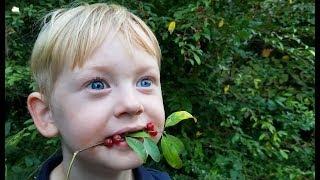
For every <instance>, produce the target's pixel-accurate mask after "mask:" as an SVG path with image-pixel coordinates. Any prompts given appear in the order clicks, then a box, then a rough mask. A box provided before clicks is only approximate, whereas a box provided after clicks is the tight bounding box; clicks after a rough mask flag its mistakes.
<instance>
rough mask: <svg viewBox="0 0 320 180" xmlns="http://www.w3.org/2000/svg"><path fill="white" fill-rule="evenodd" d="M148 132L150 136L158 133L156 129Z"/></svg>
mask: <svg viewBox="0 0 320 180" xmlns="http://www.w3.org/2000/svg"><path fill="white" fill-rule="evenodd" d="M148 133H149V134H150V136H152V137H154V136H156V135H157V134H158V132H157V131H149V132H148Z"/></svg>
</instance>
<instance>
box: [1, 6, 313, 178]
mask: <svg viewBox="0 0 320 180" xmlns="http://www.w3.org/2000/svg"><path fill="white" fill-rule="evenodd" d="M76 2H80V1H76ZM86 2H89V3H93V2H103V1H94V0H91V1H86ZM113 2H117V3H118V4H122V5H124V6H126V7H127V8H129V9H130V10H132V12H134V13H135V14H137V15H138V16H140V17H141V18H142V19H143V20H145V21H146V22H147V24H148V25H149V26H150V27H151V28H152V30H153V31H154V32H155V34H156V36H157V38H158V40H159V43H160V46H161V49H162V53H163V60H162V67H161V73H162V79H161V81H162V88H163V96H164V105H165V111H166V114H171V113H172V112H174V111H178V110H187V111H188V112H190V113H191V114H193V115H194V116H195V117H196V118H197V119H198V123H197V124H196V125H194V124H193V123H192V122H190V123H189V122H188V123H183V124H181V125H179V126H178V127H175V128H172V129H170V130H171V132H169V133H170V134H174V135H176V136H177V137H179V138H181V139H182V140H183V142H184V143H185V145H186V152H185V153H184V154H183V155H182V160H183V163H184V165H183V168H182V169H180V170H175V169H172V168H170V167H169V166H168V165H167V164H166V163H165V161H164V160H163V159H162V160H161V161H160V163H154V162H153V161H151V160H150V159H149V160H148V165H147V166H150V167H154V168H157V169H160V170H163V171H167V172H168V173H169V174H170V175H171V177H172V178H173V179H183V180H185V179H187V180H188V179H315V167H314V162H315V150H314V139H315V138H314V129H315V126H314V123H315V117H314V116H315V110H314V103H315V100H314V93H315V92H314V83H315V82H314V62H315V52H314V50H315V49H314V45H315V36H314V32H315V19H314V18H315V5H314V1H312V0H247V1H242V0H230V1H227V0H198V1H194V0H193V1H192V0H190V1H189V0H188V1H186V0H175V1H173V0H157V1H156V0H153V1H144V2H142V1H136V0H119V1H113ZM5 3H6V7H5V23H6V41H7V44H6V45H7V47H8V49H7V54H6V61H5V90H6V91H5V92H6V94H5V99H6V105H7V110H8V112H7V116H6V121H5V148H6V149H5V155H6V160H5V165H6V166H5V168H6V169H5V170H6V178H7V179H26V177H29V178H32V177H33V176H34V175H35V173H36V170H37V167H38V166H39V165H40V164H41V163H42V162H43V161H44V160H45V159H47V158H48V157H49V156H50V154H52V153H53V152H54V151H55V150H56V149H57V148H58V147H59V139H50V140H48V139H45V138H44V137H42V136H41V135H40V134H39V133H38V132H37V131H36V129H35V127H34V125H33V124H32V121H31V120H30V115H29V113H28V112H27V108H26V98H27V96H28V94H29V93H30V92H32V90H33V89H34V84H33V81H32V79H31V76H30V71H29V66H28V60H29V57H30V53H31V50H32V47H33V43H34V41H35V39H36V36H37V34H38V32H39V19H40V18H41V17H42V16H43V15H44V14H45V13H47V12H49V11H50V10H52V9H54V8H57V7H61V6H67V5H68V4H69V3H70V2H69V1H64V0H59V1H53V0H43V1H28V2H26V1H25V2H24V1H15V0H13V1H7V0H6V2H5ZM13 6H16V7H19V9H20V12H19V13H14V12H12V11H11V9H12V7H13ZM171 21H175V22H176V28H175V29H174V31H173V33H172V34H170V33H169V32H168V23H169V22H171ZM269 52H270V54H269Z"/></svg>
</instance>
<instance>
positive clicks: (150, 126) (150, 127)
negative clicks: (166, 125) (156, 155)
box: [104, 122, 158, 148]
mask: <svg viewBox="0 0 320 180" xmlns="http://www.w3.org/2000/svg"><path fill="white" fill-rule="evenodd" d="M144 130H146V131H147V132H148V133H149V134H150V136H152V137H154V136H156V135H157V134H158V132H157V131H155V130H154V125H153V123H151V122H149V123H148V124H147V125H146V127H145V128H144ZM123 141H124V137H123V135H119V134H115V135H113V136H112V137H109V138H106V139H105V140H104V145H105V146H107V147H109V148H110V147H112V146H113V145H114V144H116V145H118V144H119V143H120V142H123Z"/></svg>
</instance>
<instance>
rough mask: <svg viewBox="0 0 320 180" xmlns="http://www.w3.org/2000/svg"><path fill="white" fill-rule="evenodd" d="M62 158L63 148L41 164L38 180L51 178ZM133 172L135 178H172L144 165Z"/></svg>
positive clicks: (142, 179)
mask: <svg viewBox="0 0 320 180" xmlns="http://www.w3.org/2000/svg"><path fill="white" fill-rule="evenodd" d="M62 159H63V158H62V152H61V150H59V151H57V153H55V154H54V155H53V156H51V157H49V158H48V159H47V160H46V161H45V162H44V163H43V165H42V166H41V169H40V170H39V173H38V175H37V180H49V177H50V173H51V172H52V171H53V169H54V168H55V167H57V166H58V165H59V164H60V163H61V162H62ZM133 173H134V177H135V180H171V178H170V176H169V174H168V173H166V172H161V171H158V170H155V169H152V168H147V167H144V166H139V167H138V168H136V169H133Z"/></svg>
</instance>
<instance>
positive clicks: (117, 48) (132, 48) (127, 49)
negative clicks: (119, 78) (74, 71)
mask: <svg viewBox="0 0 320 180" xmlns="http://www.w3.org/2000/svg"><path fill="white" fill-rule="evenodd" d="M142 38H145V39H144V40H145V41H148V38H147V37H146V36H145V37H142ZM119 53H120V54H119ZM125 55H126V56H128V57H129V58H130V59H139V60H140V61H141V62H140V63H139V66H141V67H148V66H149V67H151V66H150V65H148V64H150V63H151V64H153V63H154V62H150V61H155V62H156V64H157V66H159V62H158V60H157V57H155V56H154V55H152V54H150V53H149V52H148V50H147V49H146V48H145V47H142V45H140V44H139V43H137V42H135V41H133V40H130V39H128V38H126V36H125V35H124V34H123V33H120V32H117V33H109V34H108V35H107V36H106V37H105V39H104V40H103V41H102V44H101V45H100V46H98V47H97V48H95V49H94V50H93V51H92V53H91V54H90V55H89V56H88V58H86V59H84V64H87V66H89V67H90V66H91V67H93V68H95V69H97V68H98V67H100V66H101V67H103V65H101V64H97V63H96V62H94V61H92V59H96V58H105V57H109V58H112V59H109V60H108V59H105V60H106V61H108V62H109V63H111V62H113V61H114V63H113V64H112V63H111V64H109V66H110V68H112V66H114V65H116V64H118V63H117V62H119V61H120V60H121V59H119V57H122V56H125ZM111 60H112V61H111ZM75 61H76V60H75ZM73 64H77V62H73ZM142 64H145V65H144V66H142ZM71 67H72V66H71ZM75 67H77V68H78V69H81V67H82V66H79V64H77V66H75ZM105 67H106V66H105Z"/></svg>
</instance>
